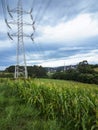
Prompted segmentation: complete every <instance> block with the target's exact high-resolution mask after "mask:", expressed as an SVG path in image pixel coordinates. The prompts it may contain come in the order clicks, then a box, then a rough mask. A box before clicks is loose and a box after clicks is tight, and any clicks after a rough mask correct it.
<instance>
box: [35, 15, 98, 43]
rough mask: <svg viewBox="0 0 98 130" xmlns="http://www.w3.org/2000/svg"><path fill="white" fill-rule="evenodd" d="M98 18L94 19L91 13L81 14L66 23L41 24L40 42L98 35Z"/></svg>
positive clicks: (56, 41)
mask: <svg viewBox="0 0 98 130" xmlns="http://www.w3.org/2000/svg"><path fill="white" fill-rule="evenodd" d="M97 22H98V21H97V20H93V19H92V17H91V14H80V15H78V16H77V17H76V18H74V19H73V20H71V21H68V22H66V23H64V22H62V23H59V24H58V25H56V26H54V27H53V26H50V25H48V26H40V27H39V28H40V31H41V34H42V35H41V36H40V37H37V38H36V40H37V41H39V42H41V43H42V42H45V41H46V42H48V41H49V42H52V43H53V42H55V43H58V42H59V43H64V42H66V41H74V40H81V39H85V38H89V37H93V36H96V35H98V24H97Z"/></svg>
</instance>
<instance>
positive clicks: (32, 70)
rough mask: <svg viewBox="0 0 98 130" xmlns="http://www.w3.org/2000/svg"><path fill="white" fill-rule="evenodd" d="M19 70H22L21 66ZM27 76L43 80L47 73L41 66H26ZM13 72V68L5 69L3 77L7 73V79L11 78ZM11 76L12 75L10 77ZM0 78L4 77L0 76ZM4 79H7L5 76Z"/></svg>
mask: <svg viewBox="0 0 98 130" xmlns="http://www.w3.org/2000/svg"><path fill="white" fill-rule="evenodd" d="M20 68H22V66H20ZM27 69H28V76H29V77H31V78H45V77H47V71H46V69H45V68H43V67H42V66H36V65H34V66H28V67H27ZM14 72H15V66H10V67H8V68H6V69H5V71H4V73H3V75H5V74H6V73H9V75H10V76H9V75H8V77H9V78H11V77H12V78H13V75H14ZM12 74H13V75H12ZM1 77H4V76H2V75H1ZM5 77H6V78H7V75H5Z"/></svg>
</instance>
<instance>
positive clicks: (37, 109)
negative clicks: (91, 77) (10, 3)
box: [0, 79, 98, 130]
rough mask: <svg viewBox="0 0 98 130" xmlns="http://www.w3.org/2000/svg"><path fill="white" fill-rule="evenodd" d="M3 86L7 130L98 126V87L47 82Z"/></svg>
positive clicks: (3, 123) (3, 122) (1, 100)
mask: <svg viewBox="0 0 98 130" xmlns="http://www.w3.org/2000/svg"><path fill="white" fill-rule="evenodd" d="M0 82H1V84H0V92H1V94H0V109H1V111H0V117H1V119H0V123H1V124H0V128H1V129H3V130H6V129H14V130H16V129H20V130H24V129H26V130H39V129H40V130H65V129H66V130H95V129H96V127H97V125H98V124H97V123H98V122H97V118H98V86H97V85H88V84H80V83H75V82H67V81H66V82H65V81H54V80H44V79H41V80H38V79H35V80H31V79H29V80H26V81H25V80H17V81H11V80H4V79H1V81H0ZM13 124H14V125H13Z"/></svg>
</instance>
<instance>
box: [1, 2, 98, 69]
mask: <svg viewBox="0 0 98 130" xmlns="http://www.w3.org/2000/svg"><path fill="white" fill-rule="evenodd" d="M1 2H2V0H0V70H1V69H5V68H6V67H8V66H10V65H15V64H16V48H17V38H15V37H13V41H12V40H10V39H9V37H8V36H7V32H9V33H10V34H14V33H16V32H17V25H10V26H11V28H12V29H9V28H8V27H7V25H6V23H5V21H4V19H5V18H7V21H8V22H9V21H16V22H17V14H15V13H12V15H13V18H11V17H10V15H9V14H8V12H7V9H6V5H9V8H10V9H15V8H17V2H18V0H3V5H4V6H5V8H2V4H1ZM22 3H23V9H24V10H25V11H30V10H31V8H32V9H33V10H32V16H33V20H34V21H35V25H34V27H35V32H34V30H33V28H32V26H25V25H24V27H23V31H24V34H27V35H31V34H32V33H34V36H33V37H34V42H33V41H32V40H31V39H30V38H25V37H24V46H25V54H26V62H27V65H30V66H33V65H42V66H43V67H57V66H63V65H75V64H78V63H79V62H81V61H83V60H87V61H88V63H90V64H98V0H28V1H27V0H22ZM3 9H4V10H3ZM23 20H24V22H25V23H26V22H27V23H32V20H31V17H30V15H29V14H26V15H23ZM21 57H22V54H21V56H20V59H21ZM21 64H22V60H21Z"/></svg>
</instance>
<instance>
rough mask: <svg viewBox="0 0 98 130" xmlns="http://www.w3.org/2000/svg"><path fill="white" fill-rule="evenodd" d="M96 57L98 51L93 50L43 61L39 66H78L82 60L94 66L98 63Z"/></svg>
mask: <svg viewBox="0 0 98 130" xmlns="http://www.w3.org/2000/svg"><path fill="white" fill-rule="evenodd" d="M97 57H98V50H93V51H91V52H89V53H85V54H76V55H73V56H69V57H65V58H60V59H52V60H48V61H44V62H43V63H40V64H39V65H42V66H44V67H57V66H63V65H74V64H78V63H79V62H81V61H83V60H87V61H88V62H89V63H95V64H96V63H98V58H97Z"/></svg>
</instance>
